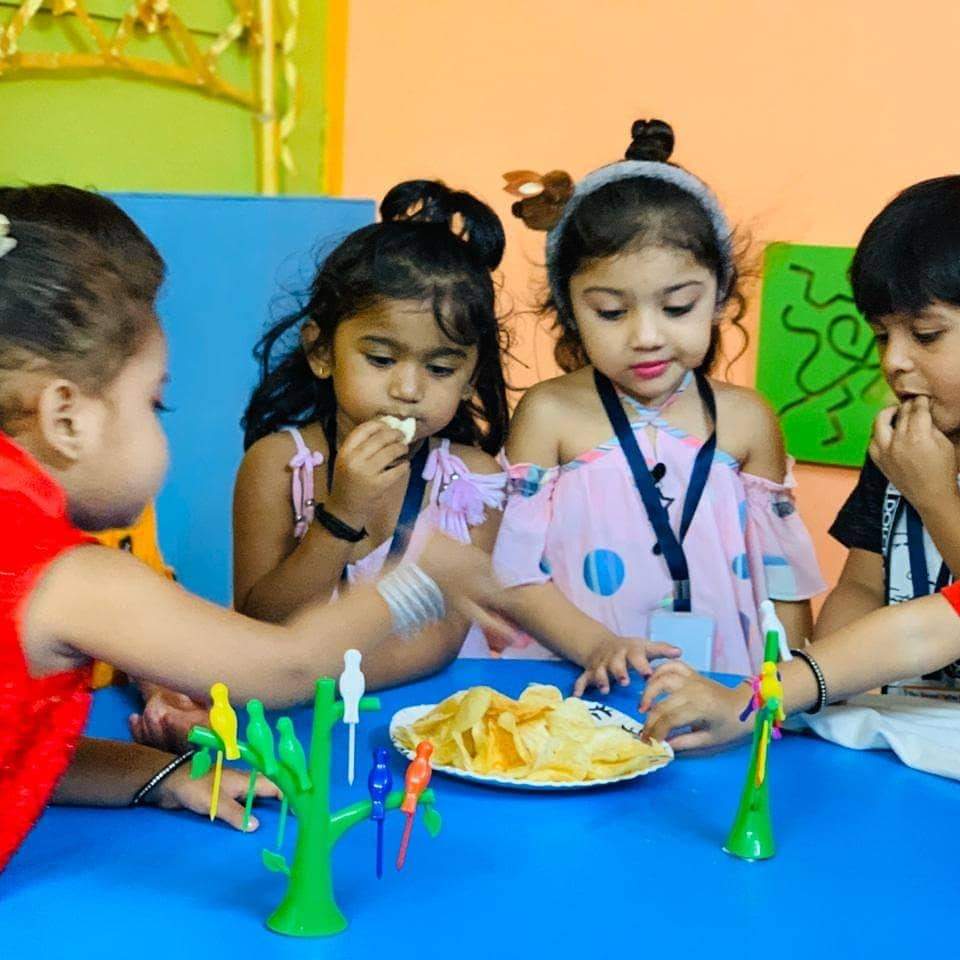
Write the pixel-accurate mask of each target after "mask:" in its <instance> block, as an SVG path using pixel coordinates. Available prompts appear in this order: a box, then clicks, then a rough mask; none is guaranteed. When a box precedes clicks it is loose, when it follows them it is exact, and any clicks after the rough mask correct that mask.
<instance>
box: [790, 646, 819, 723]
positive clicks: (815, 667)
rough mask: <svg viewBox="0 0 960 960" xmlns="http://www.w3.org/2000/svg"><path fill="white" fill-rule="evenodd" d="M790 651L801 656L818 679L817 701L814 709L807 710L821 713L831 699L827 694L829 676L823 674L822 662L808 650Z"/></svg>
mask: <svg viewBox="0 0 960 960" xmlns="http://www.w3.org/2000/svg"><path fill="white" fill-rule="evenodd" d="M790 652H791V653H792V654H793V655H794V656H795V657H799V658H800V659H801V660H802V661H803V662H804V663H805V664H806V665H807V666H808V667H809V668H810V672H811V673H812V674H813V679H814V680H816V681H817V703H816V706H815V707H813V709H812V710H807V713H810V714H813V713H819V712H820V711H821V710H822V709H823V708H824V707H825V706H826V705H827V702H828V700H829V698H828V696H827V678H826V677H825V676H824V675H823V671H822V670H821V669H820V664H819V663H817V661H816V660H814V659H813V657H812V656H810V654H809V653H807V652H806V650H791V651H790Z"/></svg>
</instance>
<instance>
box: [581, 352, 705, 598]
mask: <svg viewBox="0 0 960 960" xmlns="http://www.w3.org/2000/svg"><path fill="white" fill-rule="evenodd" d="M593 379H594V382H595V383H596V385H597V392H598V393H599V394H600V400H601V402H602V403H603V407H604V409H605V410H606V411H607V417H608V418H609V419H610V425H611V426H612V427H613V429H614V431H615V432H616V434H617V439H618V440H619V441H620V448H621V449H622V450H623V455H624V456H625V457H626V458H627V463H628V464H629V465H630V472H631V473H632V474H633V482H634V483H635V484H636V486H637V490H638V491H639V493H640V499H641V500H642V501H643V506H644V508H645V509H646V511H647V517H648V518H649V520H650V523H651V525H652V526H653V530H654V533H655V534H656V535H657V543H658V544H659V545H660V551H661V552H662V553H663V558H664V560H666V562H667V567H668V568H669V570H670V576H671V577H672V578H673V609H674V610H675V611H676V612H678V613H689V612H690V609H691V608H690V569H689V567H688V566H687V557H686V554H685V553H684V552H683V540H684V538H685V537H686V535H687V531H688V530H689V529H690V522H691V521H692V520H693V516H694V514H695V513H696V512H697V506H698V505H699V503H700V498H701V497H702V496H703V490H704V487H706V485H707V478H708V477H709V476H710V467H711V466H712V464H713V455H714V451H715V450H716V449H717V431H716V422H717V407H716V403H715V402H714V399H713V390H711V389H710V384H709V383H707V380H706V378H705V377H703V376H701V375H700V374H697V377H696V379H697V391H698V392H699V394H700V398H701V399H702V400H703V403H704V406H705V407H706V408H707V412H708V413H709V414H710V419H711V421H712V423H713V427H712V429H711V431H710V436H709V437H707V440H706V442H705V443H704V444H703V446H702V447H700V449H699V450H698V451H697V456H696V459H695V460H694V461H693V472H692V473H691V475H690V483H689V485H688V487H687V495H686V497H685V498H684V501H683V512H682V513H681V515H680V536H679V537H677V535H676V534H675V533H674V532H673V529H672V527H671V526H670V516H669V514H668V513H667V510H666V507H664V505H663V503H662V502H661V500H660V493H659V491H658V490H657V485H656V483H655V482H654V479H653V477H652V476H651V475H650V468H649V467H648V466H647V462H646V460H644V458H643V454H642V453H641V452H640V447H639V445H638V444H637V438H636V437H635V436H634V435H633V429H632V428H631V426H630V421H629V420H628V419H627V415H626V413H624V411H623V407H622V406H621V404H620V397H619V396H617V391H616V389H615V388H614V386H613V384H612V383H611V382H610V381H609V380H608V379H607V378H606V377H605V376H604V375H603V374H602V373H600V371H599V370H594V371H593Z"/></svg>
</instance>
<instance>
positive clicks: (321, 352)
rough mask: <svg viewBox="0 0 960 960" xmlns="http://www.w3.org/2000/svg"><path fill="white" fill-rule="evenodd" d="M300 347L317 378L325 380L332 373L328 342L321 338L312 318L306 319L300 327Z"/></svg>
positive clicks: (331, 359)
mask: <svg viewBox="0 0 960 960" xmlns="http://www.w3.org/2000/svg"><path fill="white" fill-rule="evenodd" d="M300 349H301V350H303V353H304V356H306V358H307V363H308V364H310V369H311V370H312V371H313V375H314V376H315V377H316V378H317V379H318V380H326V379H327V378H328V377H330V376H332V375H333V358H332V356H331V351H330V344H328V343H324V342H323V341H322V340H321V338H320V328H319V327H318V326H317V325H316V324H315V323H314V322H313V321H312V320H308V321H307V322H306V323H305V324H304V325H303V326H302V327H301V328H300Z"/></svg>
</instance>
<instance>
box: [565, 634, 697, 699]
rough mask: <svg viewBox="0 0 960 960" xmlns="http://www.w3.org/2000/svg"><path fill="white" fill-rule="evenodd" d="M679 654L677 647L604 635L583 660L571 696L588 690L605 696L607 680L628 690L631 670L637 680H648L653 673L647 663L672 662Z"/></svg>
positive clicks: (608, 689) (608, 683)
mask: <svg viewBox="0 0 960 960" xmlns="http://www.w3.org/2000/svg"><path fill="white" fill-rule="evenodd" d="M680 654H681V651H680V649H679V648H678V647H673V646H671V645H670V644H668V643H652V642H651V641H649V640H641V639H639V638H636V637H618V636H616V635H615V634H613V633H606V634H605V635H604V636H602V637H601V639H600V640H599V641H598V642H597V643H596V644H595V645H594V646H593V648H592V649H591V651H590V652H589V654H588V655H587V657H586V659H585V660H584V663H583V673H581V674H580V676H579V677H578V678H577V682H576V683H575V684H574V685H573V695H574V696H575V697H581V696H583V694H584V693H585V692H586V691H587V690H589V689H590V687H596V688H597V689H598V690H599V691H600V692H601V693H609V692H610V677H611V676H612V677H613V679H614V680H616V681H617V683H619V684H620V686H621V687H626V686H629V684H630V668H631V667H632V668H633V669H634V670H636V671H637V673H639V674H640V676H642V677H649V676H650V674H651V673H653V668H652V667H651V666H650V661H651V660H656V659H658V658H667V659H675V658H676V657H679V656H680Z"/></svg>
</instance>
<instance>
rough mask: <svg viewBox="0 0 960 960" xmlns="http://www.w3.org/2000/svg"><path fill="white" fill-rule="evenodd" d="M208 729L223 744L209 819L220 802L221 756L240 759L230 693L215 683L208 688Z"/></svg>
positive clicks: (218, 753)
mask: <svg viewBox="0 0 960 960" xmlns="http://www.w3.org/2000/svg"><path fill="white" fill-rule="evenodd" d="M210 699H211V700H212V701H213V705H212V706H211V707H210V729H211V730H213V732H214V733H215V734H216V735H217V736H218V737H219V738H220V740H221V741H222V742H223V750H218V751H217V768H216V770H215V771H214V774H213V791H212V792H211V794H210V819H211V820H213V819H215V818H216V816H217V804H218V803H219V801H220V778H221V776H222V775H223V755H224V752H226V755H227V759H228V760H238V759H239V758H240V747H239V745H238V743H237V715H236V713H235V712H234V709H233V707H231V706H230V691H229V690H228V689H227V685H226V684H225V683H215V684H214V685H213V686H212V687H211V688H210Z"/></svg>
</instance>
